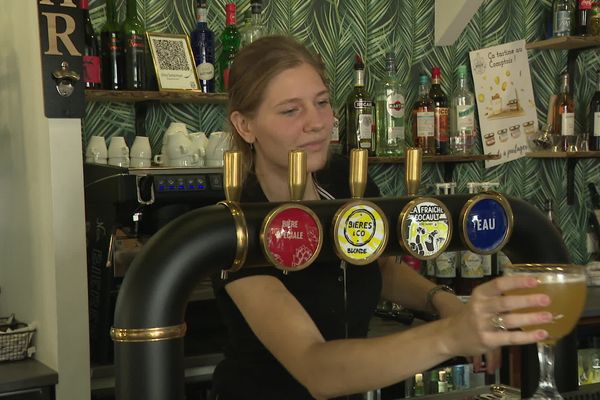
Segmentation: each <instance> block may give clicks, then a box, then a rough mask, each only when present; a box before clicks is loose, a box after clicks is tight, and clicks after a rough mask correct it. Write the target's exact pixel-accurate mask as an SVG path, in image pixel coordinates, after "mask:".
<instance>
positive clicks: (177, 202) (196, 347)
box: [84, 164, 225, 365]
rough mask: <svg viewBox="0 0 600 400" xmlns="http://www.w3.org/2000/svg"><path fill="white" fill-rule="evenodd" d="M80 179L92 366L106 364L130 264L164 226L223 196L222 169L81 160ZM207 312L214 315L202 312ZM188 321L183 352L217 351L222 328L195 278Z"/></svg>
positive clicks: (208, 293)
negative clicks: (117, 303)
mask: <svg viewBox="0 0 600 400" xmlns="http://www.w3.org/2000/svg"><path fill="white" fill-rule="evenodd" d="M84 183H85V213H86V239H87V270H88V293H89V294H88V300H89V323H90V325H89V326H90V353H91V354H90V356H91V362H92V364H93V365H104V364H112V362H113V342H112V340H111V338H110V328H111V326H112V324H113V314H114V308H115V301H116V298H117V295H118V292H119V288H120V284H121V281H122V280H123V277H124V276H125V274H126V273H127V268H128V266H129V264H130V263H131V262H132V261H133V260H134V259H135V257H136V255H137V253H138V252H139V251H140V250H141V249H142V248H143V246H144V245H145V243H146V242H147V241H148V240H150V239H151V238H152V236H153V235H154V233H155V232H157V231H158V230H159V229H160V228H162V227H163V226H164V225H166V224H168V223H169V222H170V221H172V220H173V219H175V218H177V217H179V216H180V215H182V214H184V213H186V212H188V211H190V210H192V209H195V208H199V207H203V206H206V205H209V204H214V203H216V202H218V201H221V200H223V199H224V198H225V195H224V191H223V170H222V168H155V167H152V168H121V167H115V166H110V165H102V164H85V165H84ZM207 313H208V315H211V316H212V317H211V318H209V319H207V318H206V315H207ZM197 315H203V318H202V323H203V326H202V329H200V327H199V326H198V324H199V322H198V321H196V318H194V316H197ZM207 321H209V322H208V325H209V326H207ZM186 323H187V326H188V334H187V335H186V344H185V347H186V356H188V355H190V356H192V355H198V354H209V353H218V352H220V351H221V340H222V339H221V338H223V337H224V335H223V333H224V332H223V328H222V326H221V324H220V320H219V316H218V313H217V311H216V306H215V304H214V298H213V294H212V287H211V285H210V281H208V280H205V281H202V282H199V283H198V286H197V289H196V291H195V293H194V295H193V296H192V299H191V300H190V302H189V303H188V307H187V311H186Z"/></svg>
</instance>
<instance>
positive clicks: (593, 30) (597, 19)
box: [588, 1, 600, 36]
mask: <svg viewBox="0 0 600 400" xmlns="http://www.w3.org/2000/svg"><path fill="white" fill-rule="evenodd" d="M589 20H590V21H589V22H588V34H590V35H592V36H600V1H594V2H592V10H591V12H590V17H589Z"/></svg>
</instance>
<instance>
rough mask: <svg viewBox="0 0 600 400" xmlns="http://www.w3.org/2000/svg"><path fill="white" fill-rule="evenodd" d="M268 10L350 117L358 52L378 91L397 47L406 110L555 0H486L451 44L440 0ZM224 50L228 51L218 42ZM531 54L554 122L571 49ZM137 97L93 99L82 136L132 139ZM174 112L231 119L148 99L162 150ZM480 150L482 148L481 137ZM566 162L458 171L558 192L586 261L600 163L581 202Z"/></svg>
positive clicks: (183, 9)
mask: <svg viewBox="0 0 600 400" xmlns="http://www.w3.org/2000/svg"><path fill="white" fill-rule="evenodd" d="M137 1H138V13H139V15H140V16H141V18H142V19H143V22H144V24H145V26H146V28H147V30H148V31H150V32H170V33H180V34H181V33H186V34H187V33H189V32H190V31H191V30H192V29H193V27H194V25H195V17H194V14H195V12H194V7H195V1H193V0H137ZM228 1H229V0H210V1H209V2H208V6H209V9H208V23H209V26H210V27H211V29H212V30H213V31H214V32H215V34H216V35H217V38H218V35H219V34H220V33H221V32H222V30H223V27H224V26H225V15H224V14H225V13H224V9H225V4H226V3H227V2H228ZM125 2H126V0H116V4H117V7H118V15H119V20H120V21H122V20H123V19H124V17H125ZM235 3H236V5H237V16H238V25H241V24H242V23H243V15H244V12H245V11H246V10H248V9H249V7H250V0H235ZM263 3H264V4H263V19H264V21H265V23H266V25H267V29H268V30H269V32H272V33H284V34H288V35H292V36H294V37H296V38H297V39H299V40H301V41H303V42H304V43H306V44H307V45H309V47H311V48H312V49H313V50H314V51H315V52H317V53H319V54H320V55H321V57H322V58H323V61H324V62H325V65H326V72H327V76H328V79H329V86H330V90H331V100H332V104H333V107H334V110H335V112H336V115H337V116H338V117H339V119H340V122H341V124H342V126H343V125H344V123H343V122H344V121H345V115H344V107H343V106H344V103H345V100H346V98H347V96H348V94H349V93H350V91H351V90H352V85H353V72H352V64H353V58H354V54H356V53H359V54H361V56H362V57H363V58H364V60H365V65H366V68H367V89H368V90H369V91H370V92H371V93H373V92H374V90H375V89H376V86H377V82H379V81H380V80H381V78H382V77H383V76H384V72H385V71H384V54H385V53H386V52H387V51H392V52H394V54H395V56H396V59H397V61H398V77H399V79H400V80H401V82H402V83H403V87H404V91H405V97H406V101H407V110H410V108H411V107H412V104H413V103H414V101H415V98H416V94H417V88H418V82H417V79H418V74H419V73H422V72H425V73H428V74H429V73H430V71H431V67H432V66H434V65H439V66H441V68H442V79H443V80H442V82H443V88H444V89H445V91H446V93H448V94H449V95H450V94H451V93H452V92H453V90H454V87H455V84H456V79H455V78H456V77H455V70H456V68H457V66H458V65H460V64H462V63H467V65H468V53H469V51H471V50H475V49H479V48H484V47H489V46H494V45H498V44H501V43H505V42H509V41H513V40H521V39H525V40H526V41H533V40H539V39H543V38H544V32H545V31H546V29H545V26H546V18H547V16H548V15H549V14H548V13H549V12H550V10H551V6H552V0H519V1H504V0H485V1H484V3H483V4H482V6H481V7H480V8H479V10H478V11H477V13H476V14H475V15H474V17H473V18H472V19H471V21H470V22H469V24H468V25H467V26H466V28H465V30H464V31H463V33H462V34H461V35H460V37H459V38H458V40H457V41H456V43H455V44H453V45H452V46H445V47H435V46H434V29H433V28H434V0H402V1H398V0H263ZM104 5H105V1H104V0H90V13H91V15H92V20H93V24H94V28H95V29H96V30H99V29H100V27H101V25H102V24H103V23H104V21H103V19H104V18H105V11H104ZM216 46H217V49H216V51H217V55H218V54H219V52H220V43H219V40H217V41H216ZM529 61H530V67H531V76H532V81H533V88H534V92H535V94H536V106H537V113H538V119H539V122H540V123H541V124H545V123H546V115H547V113H548V99H549V97H550V96H551V95H552V94H554V93H556V91H557V90H558V76H559V74H560V72H561V71H563V70H564V69H565V68H566V61H567V53H566V51H554V50H551V51H548V50H530V51H529ZM599 63H600V51H598V50H592V51H585V52H582V53H581V54H580V55H579V59H578V63H577V66H576V80H575V85H574V96H575V102H576V124H577V126H576V129H577V130H580V131H583V130H587V129H588V126H587V121H586V118H585V115H586V112H587V104H588V103H589V99H590V98H591V96H592V94H593V92H594V91H595V79H596V77H595V73H596V66H597V65H598V64H599ZM134 115H135V111H134V106H133V105H131V104H125V103H101V102H98V103H89V104H87V106H86V118H85V120H84V121H83V144H84V146H85V144H86V143H87V141H88V139H89V137H90V136H91V135H101V136H105V137H107V138H110V137H112V136H115V135H120V136H125V137H126V140H127V142H128V143H131V142H132V141H133V138H134V135H135V129H134ZM405 120H406V133H407V137H410V136H411V115H410V112H409V113H407V115H406V118H405ZM172 121H181V122H185V124H186V125H187V127H188V129H189V130H190V131H204V132H207V133H208V132H212V131H216V130H222V129H224V128H226V126H225V125H226V124H225V107H224V106H222V105H201V106H199V105H193V104H159V105H153V106H150V107H149V108H148V113H147V116H146V120H145V124H146V131H147V135H148V136H149V137H150V140H151V143H152V149H153V151H154V152H159V151H160V146H161V143H162V135H163V133H164V131H165V130H166V128H167V126H168V125H169V123H170V122H172ZM476 152H477V153H481V152H482V145H481V141H478V142H477V143H476ZM444 171H445V167H444V166H443V165H441V164H429V163H426V164H424V165H423V175H422V179H421V182H422V185H421V189H420V194H428V193H429V194H431V193H433V190H434V187H435V183H437V182H441V181H443V179H444ZM369 174H370V176H371V177H372V178H373V179H374V180H375V181H376V183H377V184H378V185H379V186H380V189H381V192H382V194H383V195H385V196H400V195H402V194H404V193H405V187H404V171H403V165H402V164H398V165H393V164H379V165H372V166H371V167H370V169H369ZM566 179H567V162H566V161H565V160H560V159H553V160H539V159H530V158H523V159H519V160H517V161H514V162H511V163H508V164H504V165H501V166H498V167H494V168H489V169H486V168H484V163H483V162H480V161H478V162H471V163H459V164H457V165H456V166H455V168H454V172H453V176H452V180H453V181H455V182H457V185H458V186H457V192H458V193H461V192H462V193H464V192H466V191H467V186H466V184H467V182H480V181H496V182H499V183H500V189H499V190H500V191H501V192H504V193H506V194H507V195H510V196H515V197H520V198H523V199H525V200H527V201H529V202H531V203H532V204H534V205H536V206H538V207H540V208H542V206H543V204H544V201H545V200H546V199H551V200H552V202H553V206H554V213H555V216H556V220H557V221H558V223H559V224H560V226H561V228H562V230H563V235H564V239H565V242H566V244H567V246H568V248H569V249H570V252H571V256H572V259H573V260H574V261H575V262H586V261H587V260H588V259H589V256H588V254H587V252H586V249H585V231H586V224H587V215H588V212H589V209H590V207H591V205H590V200H589V194H588V191H587V185H588V183H595V184H597V185H599V187H600V163H598V162H596V161H595V160H585V159H584V160H579V161H578V163H577V165H576V168H575V172H574V179H575V182H574V184H575V204H573V205H568V204H567V203H566V183H565V182H566Z"/></svg>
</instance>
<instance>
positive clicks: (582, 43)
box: [525, 36, 600, 50]
mask: <svg viewBox="0 0 600 400" xmlns="http://www.w3.org/2000/svg"><path fill="white" fill-rule="evenodd" d="M594 46H600V36H561V37H555V38H551V39H546V40H540V41H536V42H531V43H527V44H526V45H525V48H526V49H529V50H533V49H548V50H551V49H554V50H573V49H584V48H586V47H594Z"/></svg>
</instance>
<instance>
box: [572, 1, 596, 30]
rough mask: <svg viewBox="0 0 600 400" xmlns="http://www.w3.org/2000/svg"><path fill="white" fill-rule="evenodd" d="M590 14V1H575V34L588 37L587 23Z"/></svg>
mask: <svg viewBox="0 0 600 400" xmlns="http://www.w3.org/2000/svg"><path fill="white" fill-rule="evenodd" d="M591 13H592V0H577V10H576V15H575V34H576V35H579V36H586V35H588V23H589V18H590V17H591Z"/></svg>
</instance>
